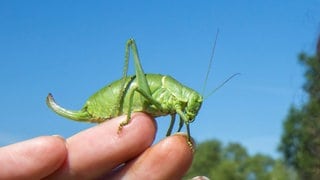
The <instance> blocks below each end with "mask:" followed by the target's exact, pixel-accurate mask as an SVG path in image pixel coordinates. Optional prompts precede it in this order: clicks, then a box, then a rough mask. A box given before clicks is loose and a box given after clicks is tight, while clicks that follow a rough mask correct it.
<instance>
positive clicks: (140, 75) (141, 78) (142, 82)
mask: <svg viewBox="0 0 320 180" xmlns="http://www.w3.org/2000/svg"><path fill="white" fill-rule="evenodd" d="M128 44H129V46H130V47H131V50H132V52H133V60H134V68H135V70H136V76H137V80H138V84H139V88H141V89H142V90H143V91H144V92H146V93H147V94H148V95H151V91H150V88H149V85H148V82H147V78H146V76H145V73H144V71H143V69H142V66H141V62H140V58H139V54H138V48H137V45H136V43H135V41H134V39H129V41H128Z"/></svg>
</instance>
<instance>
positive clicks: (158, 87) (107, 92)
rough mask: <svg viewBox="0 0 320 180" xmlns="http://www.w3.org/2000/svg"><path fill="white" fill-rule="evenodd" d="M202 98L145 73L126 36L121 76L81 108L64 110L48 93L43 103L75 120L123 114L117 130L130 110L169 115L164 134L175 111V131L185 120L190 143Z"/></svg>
mask: <svg viewBox="0 0 320 180" xmlns="http://www.w3.org/2000/svg"><path fill="white" fill-rule="evenodd" d="M130 50H131V51H132V52H133V59H134V66H135V73H136V74H135V75H134V76H127V71H128V62H129V56H130ZM211 61H212V59H211ZM223 84H224V83H223ZM202 102H203V97H202V95H200V94H199V93H198V92H196V91H194V90H193V89H191V88H188V87H186V86H184V85H182V84H181V83H179V82H178V81H177V80H175V79H174V78H172V77H171V76H165V75H160V74H145V73H144V71H143V69H142V66H141V63H140V59H139V55H138V50H137V47H136V44H135V41H134V39H129V40H128V41H127V44H126V48H125V65H124V71H123V77H122V78H121V79H120V80H117V81H115V82H113V83H111V84H109V85H107V86H105V87H104V88H102V89H101V90H99V91H98V92H96V93H95V94H93V95H92V96H91V97H90V98H89V99H88V100H87V101H86V103H85V105H84V106H83V108H82V109H81V110H79V111H71V110H66V109H64V108H62V107H60V106H59V105H58V104H56V103H55V101H54V99H53V96H52V95H51V94H50V93H49V95H48V96H47V104H48V106H49V107H50V108H51V109H52V110H53V111H54V112H56V113H57V114H59V115H61V116H64V117H66V118H69V119H72V120H76V121H85V122H96V123H101V122H103V121H106V120H108V119H110V118H113V117H116V116H119V115H123V114H126V115H127V118H126V120H125V121H123V122H122V123H121V124H120V125H119V129H118V132H120V130H121V129H122V127H123V126H125V125H127V124H128V123H129V121H130V118H131V113H132V112H138V111H142V112H146V113H148V114H150V115H151V116H153V117H159V116H166V115H170V116H171V122H170V126H169V128H168V131H167V134H166V135H167V136H169V135H170V134H171V132H172V129H173V125H174V122H175V117H176V114H178V115H179V116H180V123H179V128H178V132H179V131H180V130H181V128H182V127H183V124H185V125H186V129H187V135H188V144H189V145H190V146H192V143H191V135H190V128H189V124H190V123H191V122H193V121H194V120H195V117H196V116H197V114H198V111H199V109H200V107H201V104H202Z"/></svg>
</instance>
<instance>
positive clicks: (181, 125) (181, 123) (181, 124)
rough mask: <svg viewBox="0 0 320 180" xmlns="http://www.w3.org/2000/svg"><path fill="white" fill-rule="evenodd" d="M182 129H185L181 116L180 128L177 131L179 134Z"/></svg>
mask: <svg viewBox="0 0 320 180" xmlns="http://www.w3.org/2000/svg"><path fill="white" fill-rule="evenodd" d="M182 127H183V119H182V118H181V116H180V122H179V128H178V131H177V132H180V131H181V129H182Z"/></svg>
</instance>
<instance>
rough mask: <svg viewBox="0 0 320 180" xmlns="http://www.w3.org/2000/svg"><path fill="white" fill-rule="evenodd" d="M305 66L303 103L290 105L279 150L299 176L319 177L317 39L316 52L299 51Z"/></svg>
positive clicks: (319, 51)
mask: <svg viewBox="0 0 320 180" xmlns="http://www.w3.org/2000/svg"><path fill="white" fill-rule="evenodd" d="M299 60H300V62H301V63H302V64H303V65H304V66H305V68H306V70H305V74H304V77H305V79H306V82H305V84H304V86H303V88H304V90H305V91H306V93H307V94H308V100H307V102H306V103H305V104H304V105H302V106H301V107H300V108H297V107H294V106H292V107H291V109H290V110H289V113H288V115H287V118H286V120H285V122H284V133H283V135H282V138H281V144H280V146H279V150H280V151H281V152H282V153H283V156H284V159H285V162H286V163H287V164H288V165H291V166H292V167H294V168H295V169H296V170H297V172H298V175H299V177H300V179H319V177H320V38H319V40H318V45H317V53H316V55H314V56H308V55H306V54H305V53H302V54H300V56H299Z"/></svg>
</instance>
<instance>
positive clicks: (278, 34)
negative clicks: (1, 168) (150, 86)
mask: <svg viewBox="0 0 320 180" xmlns="http://www.w3.org/2000/svg"><path fill="white" fill-rule="evenodd" d="M319 8H320V1H319V0H309V1H304V0H295V1H289V0H287V1H275V0H274V1H271V0H267V1H253V0H238V1H230V0H227V1H209V0H208V1H198V2H197V3H194V1H188V0H186V1H169V0H164V1H161V3H158V2H157V1H90V3H89V2H88V1H35V0H34V1H17V0H16V1H15V0H12V1H0V82H1V84H2V85H1V88H0V94H1V103H0V109H1V120H0V145H6V144H10V143H13V142H17V141H21V140H25V139H28V138H32V137H35V136H40V135H52V134H60V135H62V136H64V137H68V136H71V135H72V134H75V133H77V132H79V131H81V130H83V129H86V128H88V127H90V126H92V124H86V123H78V122H74V121H69V120H66V119H64V118H62V117H59V116H57V115H56V114H54V113H53V112H51V111H50V110H49V109H48V108H47V106H46V104H45V97H46V96H47V94H48V93H49V92H52V93H53V94H54V96H55V98H56V100H57V102H58V103H59V104H61V105H62V106H64V107H67V108H70V109H80V108H81V107H82V105H83V104H84V102H85V101H86V99H87V98H88V97H89V96H90V95H91V94H93V93H94V92H96V91H97V90H99V89H100V88H101V87H103V86H105V85H106V84H108V83H110V82H112V81H114V80H116V79H119V78H120V77H121V74H122V67H123V57H124V46H125V42H126V40H127V39H128V38H130V37H134V38H135V39H136V42H137V45H138V49H139V54H140V58H141V61H142V65H143V67H144V70H145V71H146V73H161V74H169V75H171V76H173V77H175V78H176V79H177V80H179V81H180V82H182V83H183V84H185V85H186V86H189V87H191V88H193V89H195V90H198V91H201V90H202V87H203V82H204V77H205V74H206V71H207V67H208V62H209V58H210V53H211V50H212V45H213V41H214V38H215V34H216V31H217V29H219V30H220V34H219V37H218V42H217V47H216V51H215V58H214V62H213V67H212V70H211V74H210V77H209V80H208V85H207V90H208V91H210V90H212V89H214V88H215V87H217V86H219V84H220V83H221V82H223V81H224V80H225V79H226V78H228V77H229V76H230V75H232V74H234V73H241V76H238V77H236V78H234V79H233V80H232V81H230V82H229V83H227V84H226V85H225V86H224V87H223V88H222V89H220V90H219V91H217V92H216V93H214V94H213V95H211V96H210V97H209V98H208V99H206V101H205V102H204V104H203V106H202V109H201V111H200V114H199V115H198V117H197V119H196V121H195V122H194V123H193V124H191V131H192V135H193V137H194V138H195V139H196V140H197V141H198V142H201V141H204V140H208V139H219V140H221V141H222V142H223V143H225V144H227V143H228V142H239V143H241V144H242V145H244V146H245V147H246V148H247V149H248V151H249V152H250V153H251V154H253V153H258V152H261V153H265V154H268V155H272V156H279V154H278V153H277V151H276V148H277V145H278V143H279V140H280V136H281V133H282V123H283V120H284V119H285V117H286V114H287V110H288V109H289V107H290V105H291V104H296V105H299V104H302V103H304V102H305V101H306V98H307V96H306V95H305V94H304V93H303V91H302V89H301V86H302V84H303V81H304V80H303V70H304V69H303V67H302V66H301V65H300V64H299V63H298V62H297V54H298V53H300V52H302V51H305V52H307V53H310V54H312V53H314V49H315V48H314V47H315V45H316V39H317V37H318V34H319V33H320V25H319V24H320V23H319V22H320V12H319ZM130 65H131V67H130V68H131V70H130V72H131V73H132V72H133V66H132V64H130ZM169 121H170V117H166V118H159V119H158V123H159V131H158V134H157V136H158V137H157V139H161V138H163V137H164V135H165V131H166V128H167V127H168V125H169ZM98 138H101V137H98Z"/></svg>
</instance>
